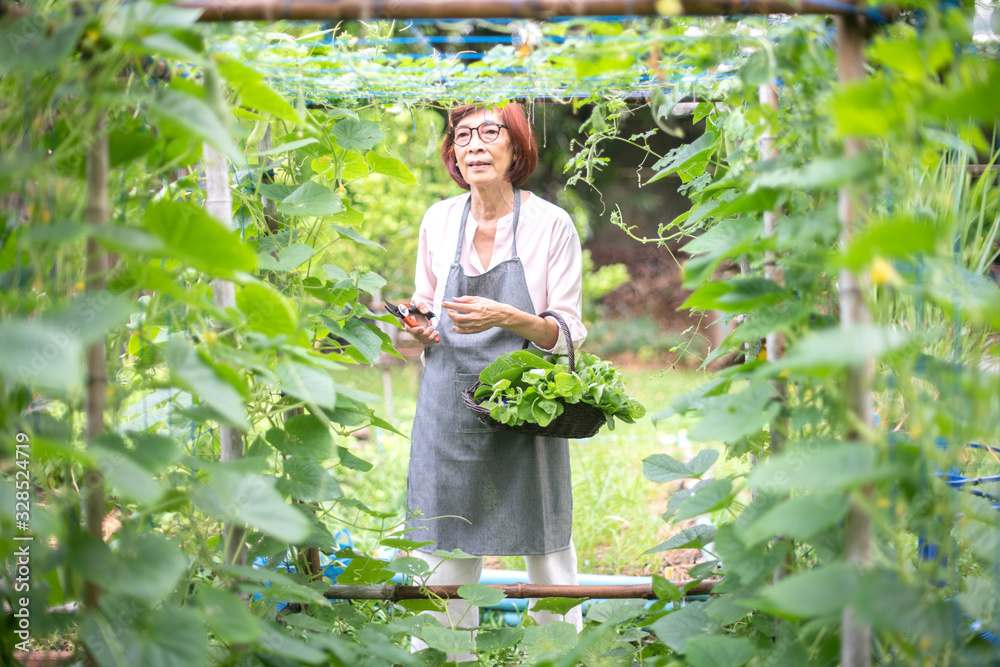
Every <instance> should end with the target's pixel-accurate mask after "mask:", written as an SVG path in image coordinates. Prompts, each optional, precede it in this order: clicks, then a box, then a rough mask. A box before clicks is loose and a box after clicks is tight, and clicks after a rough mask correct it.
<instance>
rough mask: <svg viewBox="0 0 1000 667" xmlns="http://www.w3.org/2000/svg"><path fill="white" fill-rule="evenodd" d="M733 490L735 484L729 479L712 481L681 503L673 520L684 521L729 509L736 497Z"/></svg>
mask: <svg viewBox="0 0 1000 667" xmlns="http://www.w3.org/2000/svg"><path fill="white" fill-rule="evenodd" d="M732 489H733V483H732V480H730V479H729V478H728V477H726V478H723V479H716V480H712V481H711V482H710V483H709V484H706V485H705V486H703V487H702V488H700V489H698V490H697V491H695V492H694V493H693V494H692V495H691V496H690V497H688V498H687V499H685V500H684V502H682V503H681V505H680V507H679V508H678V509H677V515H676V516H674V517H673V520H674V521H684V520H685V519H690V518H692V517H696V516H698V515H699V514H708V513H709V512H716V511H718V510H720V509H723V508H724V507H728V506H729V504H730V503H731V502H732V501H733V498H734V497H735V495H736V494H734V493H732Z"/></svg>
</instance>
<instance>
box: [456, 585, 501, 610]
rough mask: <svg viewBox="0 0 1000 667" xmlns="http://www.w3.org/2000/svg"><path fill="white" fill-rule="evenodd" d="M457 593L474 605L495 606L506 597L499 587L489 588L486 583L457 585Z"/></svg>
mask: <svg viewBox="0 0 1000 667" xmlns="http://www.w3.org/2000/svg"><path fill="white" fill-rule="evenodd" d="M458 595H459V597H461V598H463V599H464V600H466V601H468V603H469V604H471V605H473V606H475V607H495V606H497V605H498V604H500V602H502V601H503V600H505V599H507V594H506V593H504V592H503V591H501V590H499V589H496V588H491V587H490V586H487V585H486V584H466V585H464V586H459V588H458Z"/></svg>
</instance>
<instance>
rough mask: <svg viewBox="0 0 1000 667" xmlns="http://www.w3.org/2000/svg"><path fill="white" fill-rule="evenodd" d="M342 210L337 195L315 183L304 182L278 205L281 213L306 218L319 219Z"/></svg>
mask: <svg viewBox="0 0 1000 667" xmlns="http://www.w3.org/2000/svg"><path fill="white" fill-rule="evenodd" d="M343 209H344V204H343V203H342V202H341V201H340V197H338V196H337V193H336V192H334V191H333V190H331V189H330V188H328V187H326V186H325V185H321V184H319V183H317V182H316V181H306V182H305V183H303V184H302V185H300V186H299V187H298V188H296V189H295V191H294V192H292V193H291V194H290V195H288V196H287V197H285V198H284V199H283V200H282V201H281V203H280V204H278V211H279V212H281V213H284V214H286V215H291V216H296V217H307V218H321V217H324V216H328V215H333V214H334V213H339V212H340V211H342V210H343Z"/></svg>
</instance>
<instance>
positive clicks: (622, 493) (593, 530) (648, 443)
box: [338, 364, 704, 574]
mask: <svg viewBox="0 0 1000 667" xmlns="http://www.w3.org/2000/svg"><path fill="white" fill-rule="evenodd" d="M418 373H419V370H418V368H417V367H416V365H415V364H408V365H407V366H405V367H394V368H393V369H392V370H391V372H390V376H391V379H392V392H393V395H392V403H393V408H394V414H393V415H392V416H391V419H390V421H391V422H392V423H393V424H394V425H395V426H396V427H397V428H398V429H399V430H400V431H402V432H404V433H407V434H408V433H409V431H410V424H411V422H412V420H413V413H414V406H415V404H416V396H417V391H418V389H419V376H418ZM622 373H623V375H624V376H625V379H626V386H627V388H628V392H629V394H630V395H631V396H634V397H635V398H637V399H638V400H639V401H641V402H642V403H643V404H644V405H645V406H646V408H647V410H648V412H649V414H654V413H656V412H659V411H661V410H663V409H665V408H667V407H669V405H670V400H671V398H673V397H674V396H676V395H678V394H681V393H684V392H686V391H689V390H690V389H693V388H695V387H696V386H698V385H699V384H701V383H702V382H704V375H703V374H699V373H695V372H692V371H681V370H670V371H667V370H664V369H661V368H647V367H632V368H626V369H623V371H622ZM339 381H340V382H342V383H345V384H351V385H352V386H356V387H358V388H360V389H364V390H366V391H369V392H372V393H378V394H381V393H382V391H381V387H382V386H383V384H382V377H381V372H380V371H378V370H377V369H358V370H356V371H352V372H351V374H350V377H349V378H347V379H345V378H339ZM385 407H386V406H385V405H384V404H383V406H382V409H381V410H380V412H382V413H383V414H384V413H385V409H384V408H385ZM376 409H379V408H376ZM690 426H691V420H688V419H685V418H682V417H679V416H676V415H675V416H673V417H671V418H670V419H667V420H665V421H662V422H659V423H658V424H656V425H654V424H653V423H652V421H651V419H650V418H649V416H646V417H645V418H643V419H641V420H639V422H637V423H636V424H623V423H618V424H617V425H616V428H615V430H614V431H609V430H608V429H607V428H603V429H602V430H601V432H600V433H599V434H598V435H596V436H594V437H593V438H590V439H588V440H582V441H572V442H571V443H570V455H571V467H572V475H573V498H574V512H573V539H574V542H575V544H576V548H577V553H578V557H579V562H580V571H581V572H585V573H602V574H646V573H649V572H659V571H660V570H661V569H662V561H660V560H658V559H657V556H644V555H643V552H644V551H645V550H647V549H649V548H650V547H653V546H655V545H657V544H659V543H660V542H662V541H663V540H665V539H666V538H667V537H668V536H669V535H670V534H672V533H673V532H676V530H677V529H676V527H672V526H667V525H666V524H664V522H663V520H662V519H661V518H660V516H659V514H660V513H662V512H663V510H664V509H665V507H666V501H667V499H668V493H669V490H668V488H667V487H666V486H664V485H657V484H653V483H652V482H649V481H648V480H646V479H645V478H644V477H643V475H642V459H644V458H645V457H647V456H649V455H650V454H654V453H657V452H664V453H667V454H670V455H672V456H676V457H678V458H690V456H692V454H693V453H692V452H691V451H689V450H685V449H684V448H682V447H680V446H679V445H678V444H677V443H678V434H679V433H680V431H681V430H682V429H686V428H689V427H690ZM681 440H683V439H681ZM347 446H348V447H349V448H350V449H351V450H352V451H353V452H354V453H355V454H357V455H358V456H361V457H362V458H364V459H366V460H368V461H370V462H371V463H372V464H374V468H373V469H372V470H371V471H369V472H367V473H360V472H357V471H353V470H345V469H340V470H341V471H342V474H340V475H339V476H338V478H339V479H340V480H341V483H342V486H343V487H344V491H345V493H346V494H348V495H351V496H353V497H356V498H358V499H359V500H361V501H362V502H364V503H365V504H367V505H368V506H369V507H371V508H373V509H375V510H378V511H384V512H398V513H400V515H401V513H402V510H403V507H404V504H405V499H406V469H407V463H408V458H409V440H408V439H407V438H404V437H401V436H399V435H397V434H393V433H390V432H387V431H384V430H381V429H379V430H377V431H374V432H372V433H370V434H369V436H368V437H367V438H366V439H365V440H358V441H356V442H354V443H347ZM340 514H341V513H340V512H338V515H340ZM341 519H342V521H343V522H344V523H347V524H348V525H353V526H354V528H353V529H352V532H354V533H355V540H356V541H358V542H359V545H358V546H359V547H368V548H371V547H372V546H373V545H374V543H375V541H376V540H377V538H378V531H379V530H381V531H385V530H386V529H387V528H388V527H389V526H391V525H394V524H395V523H398V521H399V518H396V519H394V520H387V521H384V522H380V521H377V520H375V521H374V523H373V520H372V519H369V518H368V517H365V516H364V515H360V514H355V515H350V516H342V517H341ZM363 525H364V526H368V527H369V528H374V529H376V530H374V531H371V530H370V531H361V530H359V528H360V526H363ZM488 566H498V567H505V568H510V569H523V568H524V562H523V559H522V558H501V559H499V562H489V563H488Z"/></svg>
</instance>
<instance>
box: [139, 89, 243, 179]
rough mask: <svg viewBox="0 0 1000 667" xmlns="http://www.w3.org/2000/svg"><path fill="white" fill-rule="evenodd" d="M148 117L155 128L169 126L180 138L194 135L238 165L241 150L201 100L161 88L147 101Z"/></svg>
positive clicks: (241, 158) (180, 92) (240, 160)
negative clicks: (175, 130)
mask: <svg viewBox="0 0 1000 667" xmlns="http://www.w3.org/2000/svg"><path fill="white" fill-rule="evenodd" d="M149 118H150V120H151V121H152V122H153V123H155V124H156V125H160V126H164V127H172V128H176V129H177V130H179V134H181V135H182V136H184V135H186V136H194V137H197V138H199V139H200V140H201V141H204V142H205V143H207V144H209V145H211V146H213V147H214V148H215V149H216V150H218V151H219V152H220V153H224V154H225V155H227V156H228V157H229V159H230V160H233V161H234V162H235V163H236V164H239V163H240V162H242V161H243V160H244V157H243V151H241V150H240V149H239V148H238V147H237V146H236V144H235V143H233V140H232V139H231V138H230V134H229V130H228V129H227V128H226V126H225V125H224V124H223V122H222V121H221V120H220V119H219V117H218V116H216V115H215V113H214V112H213V111H212V108H211V107H210V106H209V105H208V104H207V103H206V102H205V101H204V100H202V99H199V98H197V97H195V96H193V95H189V94H187V93H185V92H182V91H181V90H179V89H177V88H161V89H159V90H158V92H157V94H156V95H154V96H153V98H152V99H151V100H150V101H149Z"/></svg>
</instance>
